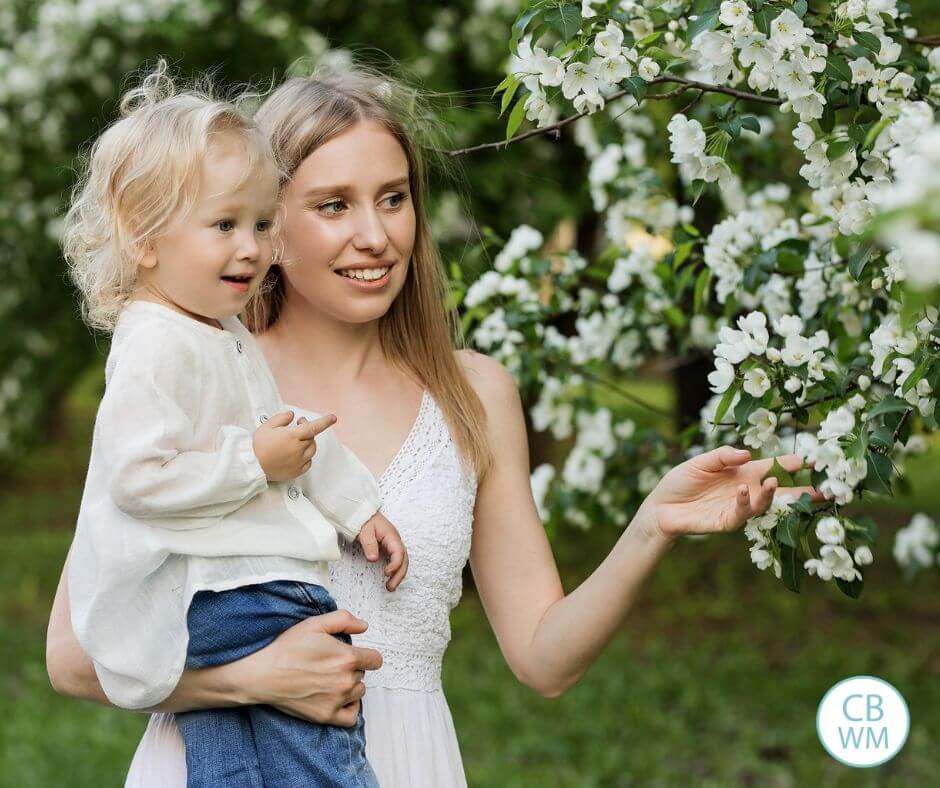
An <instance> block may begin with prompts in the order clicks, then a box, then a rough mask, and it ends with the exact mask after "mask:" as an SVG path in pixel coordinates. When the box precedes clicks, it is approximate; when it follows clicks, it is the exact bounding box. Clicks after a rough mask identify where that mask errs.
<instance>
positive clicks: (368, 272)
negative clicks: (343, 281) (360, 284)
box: [336, 265, 391, 282]
mask: <svg viewBox="0 0 940 788" xmlns="http://www.w3.org/2000/svg"><path fill="white" fill-rule="evenodd" d="M390 268H391V266H390V265H388V266H385V268H346V269H343V270H342V271H337V272H336V273H338V274H339V275H340V276H345V277H346V278H347V279H364V280H365V281H367V282H371V281H373V280H375V279H381V278H382V277H383V276H385V274H387V273H388V272H389V269H390Z"/></svg>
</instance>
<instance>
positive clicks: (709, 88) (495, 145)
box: [438, 76, 783, 156]
mask: <svg viewBox="0 0 940 788" xmlns="http://www.w3.org/2000/svg"><path fill="white" fill-rule="evenodd" d="M647 84H649V85H665V84H678V85H679V86H680V87H678V88H675V89H673V90H668V91H666V92H664V93H653V94H650V95H647V96H646V97H645V98H644V99H643V100H644V101H661V100H663V99H670V98H675V97H676V96H678V95H680V94H682V93H685V92H686V91H687V90H691V89H693V88H695V89H697V90H699V91H701V93H722V94H724V95H726V96H734V97H735V98H736V99H745V100H746V101H757V102H760V103H762V104H773V105H775V106H776V105H780V104H783V99H781V98H774V97H772V96H761V95H759V94H757V93H748V92H747V91H744V90H737V89H735V88H729V87H725V86H724V85H709V84H708V83H706V82H696V81H695V80H691V79H683V78H682V77H674V76H665V77H657V78H656V79H653V80H650V82H649V83H647ZM627 93H628V91H626V90H618V91H617V92H616V93H613V94H611V95H610V96H606V97H605V101H608V102H610V101H616V100H617V99H619V98H623V97H624V96H626V95H627ZM698 98H701V95H699V97H698ZM698 98H697V99H696V101H698ZM521 100H522V99H520V101H521ZM693 103H694V102H693ZM588 114H590V113H589V112H588V111H587V110H585V111H584V112H579V113H577V114H576V115H569V116H568V117H566V118H562V119H561V120H559V121H558V122H557V123H551V124H549V125H548V126H543V127H542V128H540V129H532V130H531V131H527V132H525V133H524V134H517V135H516V136H515V137H512V138H511V139H508V140H502V141H500V142H484V143H483V144H481V145H473V146H471V147H469V148H459V149H457V150H448V151H438V153H443V154H446V155H448V156H463V155H465V154H467V153H477V152H478V151H481V150H499V149H500V148H505V147H508V146H509V145H511V144H512V143H514V142H522V141H523V140H527V139H530V138H531V137H538V136H541V135H542V134H551V133H553V132H555V133H557V132H558V131H559V130H560V129H562V128H563V127H565V126H567V125H568V124H569V123H573V122H574V121H576V120H578V119H579V118H583V117H584V116H585V115H588Z"/></svg>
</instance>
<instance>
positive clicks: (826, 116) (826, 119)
mask: <svg viewBox="0 0 940 788" xmlns="http://www.w3.org/2000/svg"><path fill="white" fill-rule="evenodd" d="M835 127H836V111H835V110H834V109H833V108H832V102H831V101H830V102H827V104H826V106H825V107H823V114H822V117H821V118H820V119H819V128H820V129H822V130H823V132H824V133H826V134H831V133H832V130H833V129H834V128H835Z"/></svg>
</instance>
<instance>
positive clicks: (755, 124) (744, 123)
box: [741, 115, 760, 134]
mask: <svg viewBox="0 0 940 788" xmlns="http://www.w3.org/2000/svg"><path fill="white" fill-rule="evenodd" d="M741 127H742V128H745V129H748V130H749V131H753V132H754V133H755V134H760V121H758V120H757V118H756V117H754V116H753V115H742V116H741Z"/></svg>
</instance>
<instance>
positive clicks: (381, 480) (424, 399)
mask: <svg viewBox="0 0 940 788" xmlns="http://www.w3.org/2000/svg"><path fill="white" fill-rule="evenodd" d="M429 397H430V393H429V392H428V390H427V389H426V388H425V389H423V390H422V392H421V401H420V402H419V403H418V412H417V413H416V414H415V417H414V421H412V422H411V428H410V429H409V430H408V434H407V435H405V439H404V440H403V441H402V442H401V445H400V446H399V447H398V451H396V452H395V454H394V455H393V456H392V459H391V460H390V461H389V463H388V465H386V466H385V470H383V471H382V473H381V475H379V476H376V475H375V473H373V471H372V469H371V468H369V466H368V465H366V464H365V463H364V462H363V461H362V458H361V457H360V456H359V455H358V454H356V452H354V451H353V450H352V449H350V448H349V447H348V446H346V444H345V443H343V446H344V447H345V448H346V451H348V452H349V453H350V454H352V455H353V456H354V457H355V458H356V459H357V460H359V463H360V464H361V465H362V467H363V468H365V469H366V471H367V472H368V473H369V475H370V476H371V477H372V479H373V481H374V482H375V483H376V485H377V486H378V487H379V488H380V489H381V488H382V487H383V486H384V484H385V482H386V481H387V477H388V475H389V472H390V471H391V470H392V469H393V468H394V467H395V466H396V465H397V464H398V460H399V459H400V458H401V457H402V455H404V453H405V449H406V448H408V446H410V445H411V443H412V442H413V441H414V439H415V433H416V432H417V430H418V426H419V425H420V423H421V417H422V416H423V415H424V410H425V408H426V407H427V403H428V399H429ZM285 407H286V408H288V409H289V410H292V411H295V413H296V411H303V412H304V413H307V414H310V415H313V414H314V413H317V411H313V410H310V409H309V408H302V407H299V406H295V405H288V404H285ZM337 440H338V438H337ZM340 443H342V441H340Z"/></svg>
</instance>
